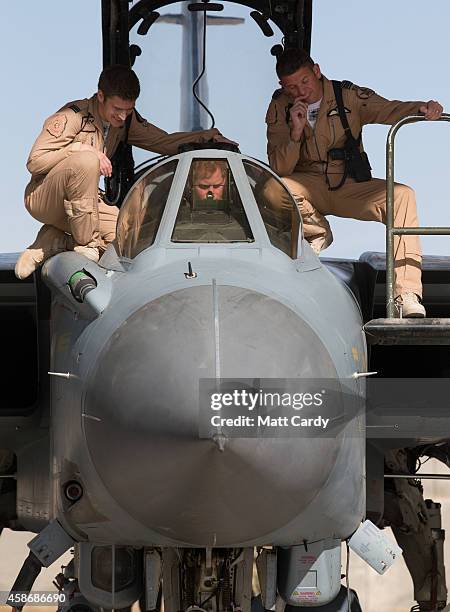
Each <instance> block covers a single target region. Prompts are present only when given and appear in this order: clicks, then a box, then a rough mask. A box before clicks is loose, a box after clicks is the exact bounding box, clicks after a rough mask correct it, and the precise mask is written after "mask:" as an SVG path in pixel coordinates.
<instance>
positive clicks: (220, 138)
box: [213, 134, 239, 147]
mask: <svg viewBox="0 0 450 612" xmlns="http://www.w3.org/2000/svg"><path fill="white" fill-rule="evenodd" d="M213 141H214V142H226V143H227V144H232V145H236V147H238V146H239V143H238V142H235V141H234V140H230V139H229V138H225V136H222V134H217V135H216V136H213Z"/></svg>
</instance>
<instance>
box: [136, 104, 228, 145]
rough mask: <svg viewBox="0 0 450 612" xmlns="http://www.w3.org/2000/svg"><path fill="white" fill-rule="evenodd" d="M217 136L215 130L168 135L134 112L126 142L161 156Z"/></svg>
mask: <svg viewBox="0 0 450 612" xmlns="http://www.w3.org/2000/svg"><path fill="white" fill-rule="evenodd" d="M218 135H220V132H219V130H216V129H215V128H213V129H210V130H200V131H198V132H174V133H172V134H169V133H168V132H165V131H164V130H161V129H160V128H158V127H156V125H153V124H151V123H149V122H148V121H147V120H146V119H144V118H143V117H141V115H139V113H138V112H137V111H134V112H133V118H132V120H131V124H130V130H129V132H128V140H127V142H128V143H129V144H131V145H134V146H136V147H140V148H141V149H147V150H148V151H154V152H155V153H161V155H176V154H177V153H178V147H179V146H180V145H182V144H185V143H188V142H206V141H207V140H211V139H212V138H214V136H218Z"/></svg>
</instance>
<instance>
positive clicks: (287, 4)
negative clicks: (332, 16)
mask: <svg viewBox="0 0 450 612" xmlns="http://www.w3.org/2000/svg"><path fill="white" fill-rule="evenodd" d="M229 1H231V2H233V3H234V4H241V5H243V6H247V7H249V8H250V9H252V12H251V16H252V17H253V19H254V20H255V21H256V23H257V24H258V26H259V27H260V29H261V32H262V34H263V35H264V36H271V35H273V32H271V26H270V22H272V23H274V24H275V25H276V26H277V27H278V28H279V29H280V30H281V32H282V34H283V39H284V44H285V46H286V47H299V48H304V49H306V50H308V51H309V49H310V44H311V21H312V0H239V1H237V0H229ZM172 4H176V2H174V0H139V1H138V2H135V3H134V4H133V5H132V6H130V2H129V0H102V32H103V65H104V66H108V65H110V64H130V65H133V63H134V60H135V59H136V56H137V55H140V53H141V50H140V48H139V47H138V45H131V46H130V43H129V32H130V30H131V29H132V28H134V27H135V26H138V28H137V32H138V34H140V35H142V36H145V35H147V33H148V32H149V31H151V30H150V28H151V26H152V24H153V23H155V21H157V19H158V17H159V13H158V12H157V11H158V9H160V8H162V7H165V6H170V5H172ZM186 4H189V7H190V9H189V10H191V9H194V10H197V11H198V10H201V11H203V10H204V9H206V10H207V11H208V14H209V11H210V10H211V11H218V10H221V8H220V7H221V5H220V3H217V2H214V3H212V2H209V1H207V2H200V1H199V2H192V3H188V2H186ZM208 7H210V8H208Z"/></svg>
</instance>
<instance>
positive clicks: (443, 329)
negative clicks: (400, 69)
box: [364, 318, 450, 345]
mask: <svg viewBox="0 0 450 612" xmlns="http://www.w3.org/2000/svg"><path fill="white" fill-rule="evenodd" d="M364 331H365V333H366V338H367V342H368V343H369V344H384V345H394V344H395V345H418V344H421V345H436V344H441V345H445V344H447V345H450V318H448V319H441V318H424V319H419V318H410V319H372V320H371V321H368V322H367V323H366V324H365V325H364Z"/></svg>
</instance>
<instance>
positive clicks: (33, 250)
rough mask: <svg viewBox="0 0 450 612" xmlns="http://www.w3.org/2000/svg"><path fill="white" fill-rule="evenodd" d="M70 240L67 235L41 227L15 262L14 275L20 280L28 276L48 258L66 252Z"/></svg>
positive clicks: (53, 229)
mask: <svg viewBox="0 0 450 612" xmlns="http://www.w3.org/2000/svg"><path fill="white" fill-rule="evenodd" d="M71 243H72V239H71V237H70V236H69V235H68V234H65V233H64V232H63V231H61V230H59V229H57V228H56V227H53V225H43V226H42V227H41V229H40V230H39V232H38V235H37V236H36V240H35V241H34V242H33V244H30V246H29V247H28V248H27V249H26V251H24V252H23V253H22V255H21V256H20V257H19V259H18V260H17V262H16V267H15V273H16V276H17V278H19V279H20V280H22V279H24V278H27V276H30V274H32V273H33V272H34V271H35V270H36V269H37V268H38V267H39V266H40V265H41V264H42V263H44V261H46V260H47V259H48V258H49V257H52V256H53V255H56V254H57V253H62V252H63V251H68V250H69V249H70V248H71Z"/></svg>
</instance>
